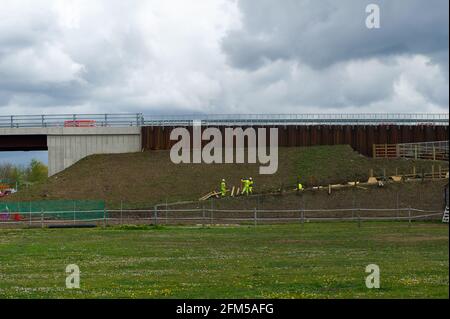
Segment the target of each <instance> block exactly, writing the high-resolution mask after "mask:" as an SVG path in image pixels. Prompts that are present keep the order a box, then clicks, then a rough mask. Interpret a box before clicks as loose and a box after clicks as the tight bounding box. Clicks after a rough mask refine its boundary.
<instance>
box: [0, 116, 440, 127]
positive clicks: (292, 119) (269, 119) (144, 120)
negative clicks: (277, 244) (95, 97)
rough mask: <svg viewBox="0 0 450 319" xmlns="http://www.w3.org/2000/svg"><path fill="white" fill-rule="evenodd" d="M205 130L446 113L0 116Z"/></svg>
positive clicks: (16, 122)
mask: <svg viewBox="0 0 450 319" xmlns="http://www.w3.org/2000/svg"><path fill="white" fill-rule="evenodd" d="M194 121H200V122H201V123H202V125H205V126H257V125H445V126H448V124H449V114H448V113H361V114H356V113H355V114H344V113H342V114H338V113H335V114H307V113H305V114H190V115H144V114H142V113H120V114H59V115H1V116H0V127H8V128H19V127H64V126H66V127H92V126H190V125H193V123H194Z"/></svg>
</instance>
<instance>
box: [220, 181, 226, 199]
mask: <svg viewBox="0 0 450 319" xmlns="http://www.w3.org/2000/svg"><path fill="white" fill-rule="evenodd" d="M220 194H221V195H222V197H225V196H226V195H227V184H226V182H225V179H224V178H222V182H220Z"/></svg>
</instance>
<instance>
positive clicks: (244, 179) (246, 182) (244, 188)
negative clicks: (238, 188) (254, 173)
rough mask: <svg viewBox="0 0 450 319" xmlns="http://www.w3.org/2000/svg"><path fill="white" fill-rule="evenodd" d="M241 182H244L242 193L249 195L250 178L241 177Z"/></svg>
mask: <svg viewBox="0 0 450 319" xmlns="http://www.w3.org/2000/svg"><path fill="white" fill-rule="evenodd" d="M241 183H242V195H244V194H245V195H248V192H249V189H248V187H249V180H248V178H242V179H241Z"/></svg>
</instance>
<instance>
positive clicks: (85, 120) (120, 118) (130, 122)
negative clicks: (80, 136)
mask: <svg viewBox="0 0 450 319" xmlns="http://www.w3.org/2000/svg"><path fill="white" fill-rule="evenodd" d="M143 123H144V117H143V115H142V114H141V113H133V114H55V115H7V116H5V115H2V116H0V127H3V128H27V127H77V126H91V127H92V126H94V127H108V126H121V127H123V126H142V125H143Z"/></svg>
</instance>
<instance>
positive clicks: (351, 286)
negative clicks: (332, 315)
mask: <svg viewBox="0 0 450 319" xmlns="http://www.w3.org/2000/svg"><path fill="white" fill-rule="evenodd" d="M448 235H449V232H448V226H447V225H443V224H440V223H431V222H428V223H425V222H424V223H413V224H412V226H411V227H408V224H407V223H400V222H384V223H381V222H380V223H375V222H367V223H363V224H362V226H361V228H358V226H357V225H356V224H355V223H308V224H304V225H303V226H302V225H298V224H297V225H278V226H258V227H257V228H254V227H249V226H239V227H237V226H236V227H213V228H207V227H205V228H201V227H181V226H180V227H167V228H159V227H158V228H150V227H148V228H145V227H144V228H143V229H130V228H124V227H122V228H109V227H108V228H106V229H102V228H96V229H0V297H1V298H391V297H394V298H409V297H411V298H448V297H449V294H448V291H449V290H448V289H449V272H448V271H449V261H448V255H449V250H448V249H449V247H448V237H449V236H448ZM372 263H375V264H377V265H379V267H380V270H381V288H380V289H371V290H369V289H367V288H366V287H365V276H366V275H367V274H366V273H365V267H366V266H367V265H368V264H372ZM68 264H77V265H78V266H79V267H80V269H81V287H80V289H78V290H69V289H66V288H65V278H66V273H65V268H66V265H68Z"/></svg>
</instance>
